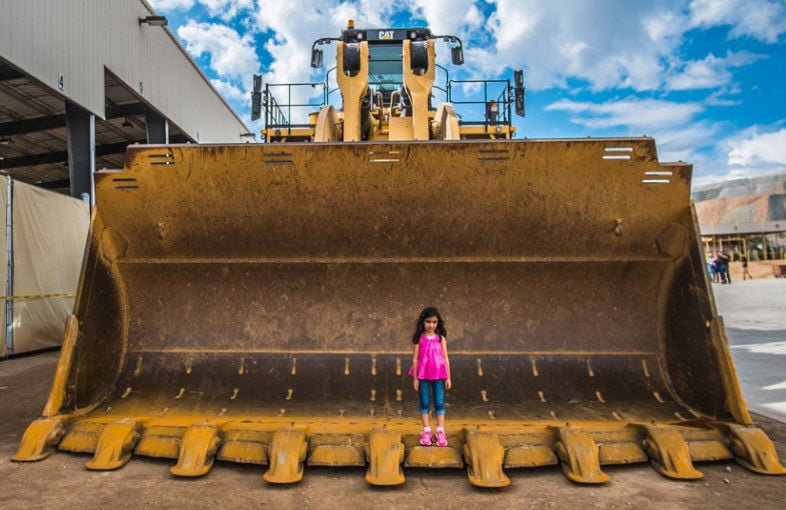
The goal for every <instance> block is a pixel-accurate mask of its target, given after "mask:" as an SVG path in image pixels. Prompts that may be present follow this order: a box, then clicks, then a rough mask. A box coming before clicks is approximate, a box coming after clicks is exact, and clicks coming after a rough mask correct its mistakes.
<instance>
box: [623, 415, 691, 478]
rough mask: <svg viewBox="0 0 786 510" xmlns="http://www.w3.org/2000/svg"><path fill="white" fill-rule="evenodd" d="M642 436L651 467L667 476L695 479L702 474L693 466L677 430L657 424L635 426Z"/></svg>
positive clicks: (686, 447) (687, 448) (684, 443)
mask: <svg viewBox="0 0 786 510" xmlns="http://www.w3.org/2000/svg"><path fill="white" fill-rule="evenodd" d="M636 428H638V429H639V430H640V431H641V432H643V434H644V437H643V438H642V445H643V446H644V451H646V452H647V455H649V457H650V464H651V465H652V468H653V469H654V470H655V471H657V472H658V473H660V474H662V475H663V476H665V477H667V478H674V479H677V480H696V479H699V478H703V477H704V474H703V473H702V472H701V471H699V470H697V469H695V468H694V467H693V462H692V461H691V457H690V448H689V447H688V443H686V442H685V439H684V438H683V437H682V434H680V433H679V431H677V430H675V429H673V428H670V427H664V426H659V425H640V426H636Z"/></svg>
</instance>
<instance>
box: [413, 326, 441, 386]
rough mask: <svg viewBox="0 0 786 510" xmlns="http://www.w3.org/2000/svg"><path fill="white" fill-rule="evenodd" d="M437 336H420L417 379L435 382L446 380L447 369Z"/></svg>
mask: <svg viewBox="0 0 786 510" xmlns="http://www.w3.org/2000/svg"><path fill="white" fill-rule="evenodd" d="M439 340H440V339H439V335H434V336H433V337H432V338H428V337H426V335H421V336H420V343H419V344H418V345H419V346H420V348H419V350H418V379H427V380H429V381H436V380H438V379H447V378H448V367H447V365H446V364H445V355H444V354H443V352H442V342H440V341H439Z"/></svg>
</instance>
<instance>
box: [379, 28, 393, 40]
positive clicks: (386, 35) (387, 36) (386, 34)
mask: <svg viewBox="0 0 786 510" xmlns="http://www.w3.org/2000/svg"><path fill="white" fill-rule="evenodd" d="M379 38H380V39H382V40H384V41H389V40H391V39H393V30H380V31H379Z"/></svg>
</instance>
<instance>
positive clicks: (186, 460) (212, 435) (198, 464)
mask: <svg viewBox="0 0 786 510" xmlns="http://www.w3.org/2000/svg"><path fill="white" fill-rule="evenodd" d="M219 443H221V438H220V437H219V436H218V427H215V426H212V425H192V426H191V427H189V428H188V429H187V430H186V433H185V434H183V439H181V440H180V452H179V455H178V458H177V464H175V465H174V466H173V467H172V468H170V469H169V472H170V473H172V474H173V475H175V476H187V477H194V476H202V475H204V474H206V473H207V472H208V471H210V469H212V467H213V462H214V460H215V459H214V456H215V454H216V450H217V449H218V445H219Z"/></svg>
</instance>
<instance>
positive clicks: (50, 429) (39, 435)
mask: <svg viewBox="0 0 786 510" xmlns="http://www.w3.org/2000/svg"><path fill="white" fill-rule="evenodd" d="M64 434H65V419H63V418H39V419H37V420H36V421H34V422H33V423H31V424H30V425H29V426H28V427H27V430H25V433H24V435H23V436H22V441H20V443H19V449H18V450H17V452H16V455H14V456H13V457H11V460H14V461H16V462H32V461H35V460H41V459H45V458H47V457H49V456H50V455H52V454H53V453H54V452H55V447H56V446H57V443H59V442H60V440H61V439H62V438H63V435H64Z"/></svg>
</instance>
